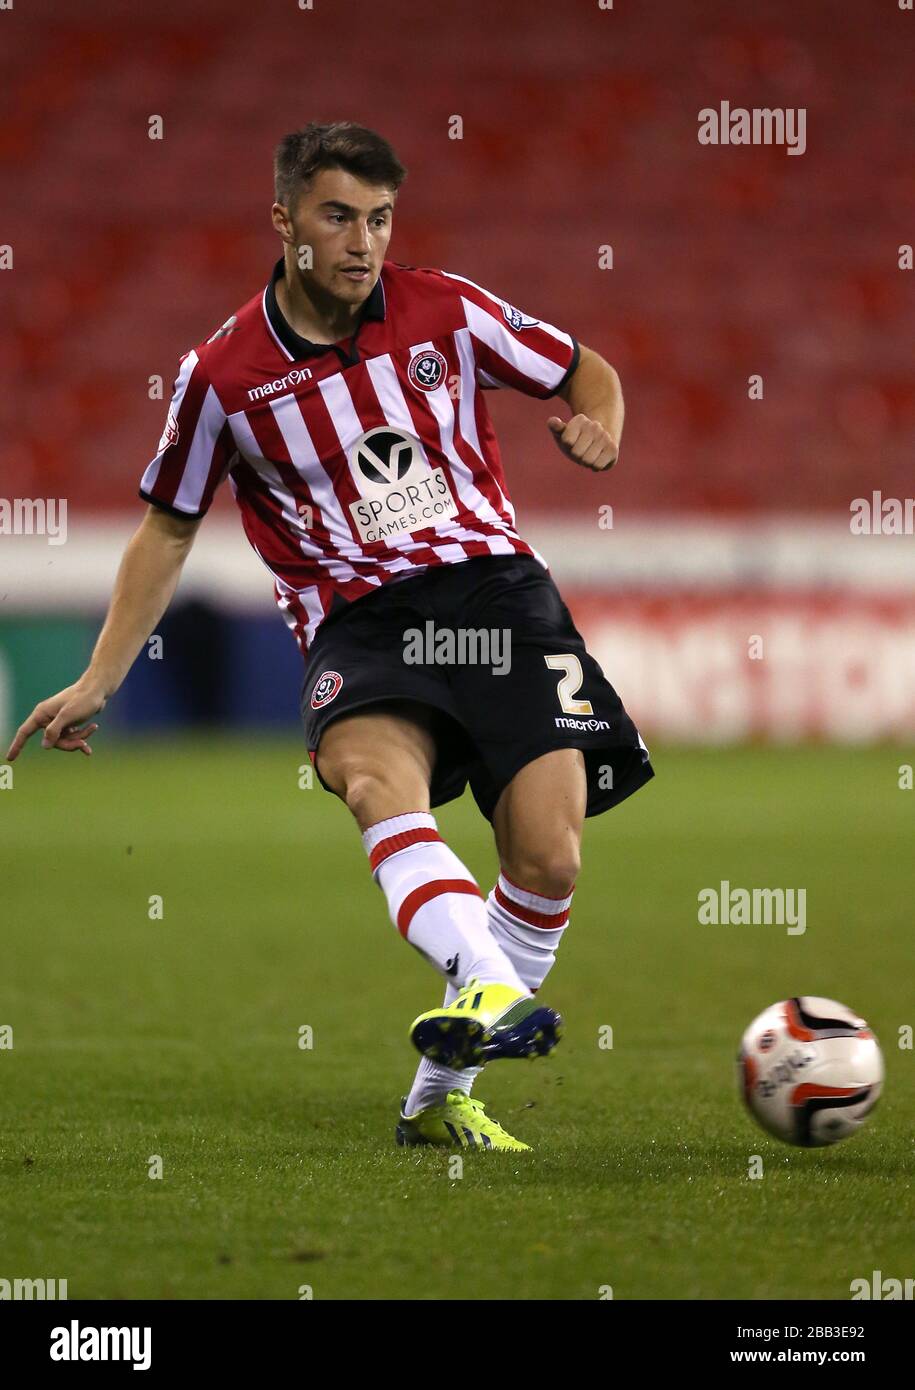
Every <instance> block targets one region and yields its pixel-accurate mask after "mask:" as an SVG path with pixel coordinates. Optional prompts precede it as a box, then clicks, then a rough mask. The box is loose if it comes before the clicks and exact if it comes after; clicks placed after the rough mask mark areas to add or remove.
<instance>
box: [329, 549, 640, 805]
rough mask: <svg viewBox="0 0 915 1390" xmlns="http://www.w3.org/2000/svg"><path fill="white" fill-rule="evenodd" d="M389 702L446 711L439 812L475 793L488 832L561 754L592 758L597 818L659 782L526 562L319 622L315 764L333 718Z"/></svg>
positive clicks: (376, 596)
mask: <svg viewBox="0 0 915 1390" xmlns="http://www.w3.org/2000/svg"><path fill="white" fill-rule="evenodd" d="M506 633H507V634H508V636H507V637H506V636H505V634H506ZM449 634H450V636H449ZM391 700H397V701H403V700H406V701H415V702H418V703H419V704H422V705H426V706H431V707H432V708H433V709H435V710H437V711H439V717H438V718H437V719H436V720H435V729H436V741H437V747H438V753H437V761H436V766H435V770H434V773H433V777H432V785H431V789H430V791H431V804H432V805H433V806H440V805H441V804H442V803H443V802H445V801H451V800H452V799H453V798H454V797H456V796H460V795H461V793H462V792H463V791H464V788H465V787H466V786H467V783H468V782H469V783H470V788H471V791H472V792H473V795H474V798H475V800H476V803H477V805H478V806H479V808H480V810H481V811H482V812H483V815H484V816H486V818H487V819H488V820H492V814H493V810H494V809H495V805H496V802H497V801H498V799H499V795H500V793H501V792H502V790H503V788H505V787H506V786H507V785H508V783H509V782H510V781H511V780H512V778H513V777H514V776H515V773H516V772H518V771H519V770H520V769H521V768H522V767H524V766H525V764H526V763H529V762H531V761H532V760H533V759H534V758H539V757H540V756H541V755H542V754H544V753H548V752H550V751H551V750H552V749H554V748H580V749H582V751H583V752H584V755H585V765H586V769H587V775H588V804H587V812H586V814H587V815H589V816H594V815H597V814H598V813H599V812H601V811H607V810H609V809H610V807H611V806H616V805H617V803H618V802H620V801H623V800H624V799H625V798H626V797H627V796H630V795H631V794H632V792H634V791H637V790H638V788H639V787H641V786H642V785H643V784H644V783H645V782H647V781H648V780H649V778H651V777H653V776H654V771H653V769H652V766H651V764H650V762H649V761H648V749H647V748H646V747H645V745H644V743H643V742H642V740H641V738H640V736H639V732H638V730H637V729H636V727H635V725H634V724H633V722H632V720H631V719H630V718H629V716H628V714H627V713H626V711H625V709H624V708H623V705H622V703H621V701H620V698H619V696H618V695H617V693H616V691H615V690H614V689H613V687H612V685H610V683H609V682H608V680H607V679H606V677H605V676H604V673H603V671H602V670H601V668H600V667H599V666H598V664H597V662H596V661H595V660H594V658H593V657H592V656H590V655H589V654H588V652H587V650H586V649H585V644H584V641H583V639H582V637H581V634H580V633H579V632H578V630H577V628H576V627H575V624H574V623H573V622H572V617H571V614H570V613H569V610H568V608H566V606H565V604H564V603H563V601H562V598H561V596H560V593H559V590H558V589H557V587H556V585H555V583H554V581H553V579H552V578H551V576H550V574H549V573H548V571H547V570H545V569H544V568H543V566H542V565H541V564H540V563H539V562H538V561H537V560H535V559H533V557H531V556H529V555H508V556H504V557H503V556H479V557H477V558H475V559H472V560H465V561H462V562H461V563H459V564H455V565H442V566H441V567H437V568H429V569H427V570H424V571H423V572H422V573H421V574H418V575H414V576H412V577H411V578H409V579H401V580H397V581H395V582H393V583H387V584H385V585H383V586H382V587H381V588H379V589H377V590H376V591H375V592H374V593H371V594H367V595H366V596H365V597H364V598H360V599H357V600H355V602H353V603H351V604H350V605H349V606H348V607H347V608H342V607H341V608H339V609H338V610H337V611H336V612H332V613H331V614H330V616H329V617H328V618H326V619H325V621H324V623H323V624H322V626H321V627H320V628H319V630H318V634H317V636H316V638H315V641H314V645H313V646H312V648H311V650H310V652H309V654H308V659H307V664H306V668H305V680H304V682H303V685H302V718H303V720H304V724H305V736H306V739H307V742H308V749H309V752H310V754H311V756H312V759H313V760H314V758H315V753H316V751H317V749H318V745H319V743H320V740H321V734H322V733H323V731H324V730H325V729H326V728H327V726H328V724H330V723H331V721H332V720H334V719H338V718H339V717H340V715H343V714H351V713H352V712H353V711H354V710H357V709H360V708H363V707H365V706H367V705H374V704H378V703H380V702H386V701H391ZM315 766H316V770H317V771H318V777H319V779H320V780H321V783H322V786H326V785H327V784H326V783H325V782H324V781H323V779H322V778H321V774H320V767H319V766H318V763H315Z"/></svg>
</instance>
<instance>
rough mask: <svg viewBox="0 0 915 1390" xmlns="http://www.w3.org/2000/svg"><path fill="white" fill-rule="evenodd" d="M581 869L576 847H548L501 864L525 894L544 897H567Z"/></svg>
mask: <svg viewBox="0 0 915 1390" xmlns="http://www.w3.org/2000/svg"><path fill="white" fill-rule="evenodd" d="M580 868H581V855H580V853H579V849H578V846H577V844H573V843H570V844H557V845H551V846H549V848H546V847H544V849H543V850H542V851H541V852H540V853H539V854H524V855H520V856H518V857H517V860H516V861H515V862H512V863H509V864H506V865H504V869H505V872H506V874H507V875H508V877H509V878H510V879H511V880H512V882H513V883H516V884H517V885H518V887H519V888H523V889H525V890H526V891H527V892H528V893H539V894H540V895H541V897H544V898H567V897H568V895H569V894H570V893H571V891H572V889H573V887H574V886H575V880H576V878H577V877H578V872H579V870H580Z"/></svg>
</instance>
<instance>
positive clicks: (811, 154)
mask: <svg viewBox="0 0 915 1390" xmlns="http://www.w3.org/2000/svg"><path fill="white" fill-rule="evenodd" d="M460 8H461V16H460V17H458V16H455V18H454V21H453V22H451V23H449V24H448V43H447V45H443V44H442V42H441V26H442V22H443V19H442V16H441V14H440V13H439V12H438V11H435V12H434V14H435V18H434V21H433V17H432V16H431V15H429V14H425V13H424V11H423V7H422V6H419V5H416V4H415V3H404V2H403V0H387V3H385V4H383V5H363V6H359V5H357V6H355V7H353V6H342V5H336V6H331V5H329V6H326V7H325V6H321V5H318V6H317V7H316V9H315V10H314V11H313V12H307V11H300V10H298V9H297V8H296V7H295V5H294V4H293V3H292V0H290V3H283V4H277V3H275V0H271V3H269V4H267V5H266V6H251V5H250V4H248V3H246V2H245V3H239V0H218V3H214V2H213V0H197V2H196V3H195V4H194V5H193V6H191V7H189V8H188V7H186V6H184V5H182V4H175V3H167V4H157V5H156V6H155V7H152V8H150V7H147V6H140V5H135V4H121V5H118V4H109V3H83V4H80V5H75V4H66V3H64V4H61V3H48V0H40V3H37V4H31V5H30V6H29V7H28V8H27V9H23V10H22V11H20V10H19V9H18V8H17V9H16V10H15V11H13V12H12V14H11V15H9V16H5V17H4V29H5V32H6V42H5V43H4V46H3V57H2V60H0V78H2V82H3V88H4V91H5V93H6V101H7V105H8V109H11V110H12V113H13V116H12V119H8V120H5V121H4V122H3V126H2V131H0V168H2V173H3V179H4V182H5V184H6V186H7V188H8V189H12V190H13V191H14V196H13V198H12V200H11V205H10V206H9V208H8V212H7V216H6V218H5V222H4V240H5V241H6V242H8V243H9V244H11V245H12V246H13V247H14V250H15V257H16V260H15V272H14V274H13V275H11V276H8V277H6V279H7V284H6V289H7V294H8V309H7V314H6V320H7V332H6V333H5V335H4V347H3V377H4V382H5V385H6V390H5V391H4V393H3V394H4V398H5V407H4V420H3V432H2V433H3V450H4V464H3V478H4V487H5V488H6V489H7V490H8V491H11V492H13V493H16V494H17V495H19V494H23V495H37V494H47V493H48V491H49V490H51V491H53V490H55V489H60V488H62V487H64V486H65V485H66V484H72V483H73V482H74V480H78V486H76V487H72V488H71V491H70V496H71V498H72V502H71V505H72V506H73V507H85V508H92V509H98V508H103V509H105V508H126V507H132V506H133V505H134V496H135V482H136V478H137V475H138V470H139V469H140V467H141V466H142V464H143V462H144V461H145V458H146V456H147V455H148V454H149V453H151V452H152V450H153V449H154V446H155V441H156V440H157V438H158V436H159V433H160V429H161V420H162V415H163V407H162V404H161V402H159V401H150V400H148V399H147V389H148V388H147V380H148V378H149V377H150V376H151V375H155V374H159V375H161V376H163V377H164V378H165V380H166V384H167V385H169V384H170V383H171V380H172V378H173V376H174V370H175V366H176V362H177V358H178V356H179V354H180V353H182V352H184V351H185V350H186V349H187V348H188V347H190V346H191V345H192V344H193V343H195V342H197V341H198V340H199V339H200V338H201V337H202V336H204V335H205V333H206V332H207V330H209V329H210V328H211V327H216V326H218V324H219V323H220V322H221V321H222V320H223V318H224V317H225V314H226V313H227V312H229V310H230V309H232V308H234V307H235V305H236V304H237V303H238V302H240V301H241V300H243V299H244V298H247V297H248V296H249V295H250V294H252V293H254V292H256V290H257V289H258V287H259V286H260V285H261V284H262V283H263V282H264V280H265V279H266V276H267V272H268V270H269V267H270V264H271V262H272V260H273V257H274V249H275V248H274V241H273V235H272V231H271V229H270V227H269V223H268V216H267V214H268V207H269V201H270V170H269V161H270V153H271V150H272V147H273V145H274V144H275V142H276V139H277V137H278V136H279V135H280V134H282V133H283V132H284V131H285V130H286V129H288V128H291V127H292V126H295V125H298V124H301V123H302V122H304V121H305V120H307V119H310V118H313V117H319V118H324V119H327V118H334V117H339V116H348V117H352V118H354V119H359V120H364V121H366V122H367V123H370V124H372V125H374V126H376V127H378V128H379V129H381V130H382V131H383V132H384V133H385V134H386V135H387V136H388V137H389V138H390V139H391V140H392V142H393V143H394V145H395V148H397V149H398V150H399V152H400V154H401V157H402V158H403V160H404V162H405V163H406V164H407V166H408V168H409V171H410V172H409V178H408V180H407V183H406V184H405V186H404V189H403V194H402V199H401V203H400V207H399V210H398V226H397V229H396V232H395V240H394V243H393V246H392V254H393V256H394V257H395V258H396V259H400V260H405V261H408V262H410V263H413V264H431V265H443V266H445V267H447V268H449V269H454V270H457V271H458V272H460V273H463V274H467V275H470V276H471V277H472V278H474V279H477V280H478V281H480V282H481V283H483V284H485V285H487V286H491V287H493V288H495V289H496V290H497V291H499V292H500V293H502V294H504V295H505V296H506V297H507V298H510V299H512V300H514V302H516V303H518V304H520V305H521V306H522V307H524V308H526V309H529V310H532V311H534V312H536V313H537V314H538V315H542V316H543V317H545V318H548V319H551V320H552V321H554V322H556V323H559V324H560V325H562V326H564V327H567V328H568V329H570V330H571V331H573V332H575V333H576V334H577V335H578V336H579V337H580V338H581V339H582V340H583V341H584V342H587V343H589V344H591V345H593V346H594V347H595V348H597V349H598V350H599V351H601V352H602V353H604V355H606V356H607V357H608V358H609V359H610V360H611V361H613V362H614V363H615V364H616V365H617V366H618V368H619V370H620V372H621V375H622V377H623V380H624V384H625V386H626V388H627V392H628V404H629V422H628V426H627V434H626V445H625V450H624V455H623V462H622V463H621V466H620V469H619V472H618V475H617V476H616V477H615V478H614V481H613V496H614V501H615V502H616V504H617V505H618V506H620V507H630V508H638V509H639V510H640V511H651V510H652V509H658V508H660V509H664V510H665V511H670V510H679V509H682V508H691V509H706V508H713V509H717V510H721V511H731V512H733V511H735V510H745V509H758V510H787V509H792V508H797V507H807V508H816V509H821V508H830V507H841V508H846V507H847V505H848V499H849V496H850V495H851V496H854V495H857V494H858V493H860V492H861V491H866V490H867V489H868V487H870V486H874V487H876V486H881V487H882V488H883V490H884V492H886V493H890V494H896V495H901V494H902V493H903V492H904V489H905V484H906V479H907V478H908V477H909V476H910V470H911V438H912V426H913V423H915V383H913V379H912V373H911V324H912V309H913V292H912V288H911V286H912V276H911V275H908V276H907V275H906V274H904V273H903V272H901V271H900V270H899V269H898V268H897V247H898V245H899V243H900V242H901V241H904V240H905V228H906V227H908V228H909V229H911V225H912V214H913V212H915V128H913V126H912V123H911V122H906V121H904V120H903V119H902V118H901V114H900V113H901V112H902V111H904V110H905V109H906V107H907V101H908V93H909V91H910V88H911V72H912V65H911V57H912V43H913V40H912V29H913V26H912V24H911V23H909V24H908V25H907V24H906V16H905V15H898V14H893V13H892V11H891V10H890V9H886V10H885V11H884V12H883V14H882V15H881V14H880V13H878V7H873V9H872V12H871V13H870V14H869V15H865V14H864V12H863V11H859V12H858V14H857V21H856V22H846V23H845V24H844V25H839V24H837V23H834V22H833V17H834V15H835V12H836V11H835V6H834V4H832V3H831V0H808V3H807V4H805V5H804V6H794V7H789V6H785V5H771V4H770V5H765V4H763V5H753V6H752V10H751V11H748V12H746V13H743V12H742V11H741V9H740V7H737V9H736V11H735V7H734V5H733V4H731V3H703V4H701V5H698V6H677V5H676V4H674V3H670V2H668V3H666V4H661V5H652V6H650V7H639V8H638V9H635V8H628V7H623V6H620V7H619V8H618V10H617V11H614V12H600V11H598V10H597V8H596V5H594V4H593V3H577V4H572V5H569V6H566V7H564V10H565V22H560V21H559V19H558V17H557V15H556V12H555V9H554V7H553V6H551V5H542V6H539V7H538V6H537V5H533V6H532V5H531V4H529V3H518V0H501V3H500V4H499V5H496V6H487V5H484V4H482V3H469V4H467V5H462V6H461V7H460ZM848 18H849V16H847V15H846V20H848ZM481 26H485V44H483V43H481ZM347 71H348V74H349V75H348V77H347V75H346V74H347ZM865 73H866V74H869V77H868V80H867V81H866V83H865V84H864V89H863V91H862V84H861V82H860V76H861V75H862V74H865ZM722 97H727V98H728V99H730V101H731V102H732V104H740V103H743V104H745V105H753V104H762V105H778V104H784V105H795V104H804V105H805V106H806V107H807V108H808V149H807V153H806V154H805V155H804V156H803V157H801V158H790V157H787V156H786V154H785V152H784V150H782V149H778V148H775V147H772V148H768V149H765V148H754V149H747V148H731V149H714V150H712V149H709V148H707V147H703V146H700V145H699V144H698V143H697V140H696V113H697V112H698V110H699V109H701V108H702V107H703V106H705V105H707V104H709V103H713V104H717V102H718V101H719V100H720V99H721V98H722ZM454 113H457V114H460V115H462V116H463V119H464V139H463V140H462V141H450V140H448V139H447V138H446V123H447V119H448V117H449V116H450V115H452V114H454ZM151 114H159V115H162V116H163V118H164V120H165V138H164V140H162V141H158V142H157V141H151V140H149V139H148V138H147V133H146V131H147V121H148V118H149V116H150V115H151ZM604 244H610V245H612V247H613V251H614V269H613V270H612V271H610V270H600V269H598V268H597V248H598V247H599V246H601V245H604ZM752 372H760V373H762V374H763V377H764V381H765V404H764V405H761V404H760V403H756V402H750V401H748V400H747V392H746V379H747V377H748V376H749V374H750V373H752ZM495 410H496V412H497V414H498V421H497V423H502V425H503V428H504V453H505V458H506V463H507V466H508V467H509V469H510V470H511V471H510V477H511V478H512V480H513V484H514V488H515V492H516V496H517V498H518V500H519V502H520V503H521V505H522V506H523V507H533V508H536V507H546V506H548V507H550V508H551V509H555V508H557V507H559V508H562V509H568V510H574V509H575V508H576V506H580V505H582V500H583V497H584V495H585V490H584V489H583V488H580V487H565V486H564V487H562V488H559V489H557V488H556V486H555V469H556V459H555V457H554V454H553V452H552V450H551V449H550V448H549V447H548V442H547V441H545V436H544V430H543V412H542V411H540V410H537V409H533V410H532V409H531V408H530V406H529V405H528V404H527V403H525V402H519V401H515V400H511V401H505V402H503V401H502V400H500V401H499V402H498V403H497V404H496V406H495Z"/></svg>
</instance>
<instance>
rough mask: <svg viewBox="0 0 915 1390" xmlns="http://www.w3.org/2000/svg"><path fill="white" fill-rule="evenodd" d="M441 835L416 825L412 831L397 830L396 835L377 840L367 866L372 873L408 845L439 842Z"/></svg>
mask: <svg viewBox="0 0 915 1390" xmlns="http://www.w3.org/2000/svg"><path fill="white" fill-rule="evenodd" d="M441 838H442V837H441V835H440V834H439V833H438V831H437V830H433V829H432V828H431V827H430V826H428V825H418V826H416V828H415V829H414V830H399V831H398V832H397V834H396V835H389V836H388V838H387V839H386V840H379V841H378V843H377V845H376V846H375V848H374V849H373V850H372V852H371V854H370V855H369V864H370V866H371V870H372V873H374V872H375V870H376V869H377V868H378V865H379V864H383V863H384V861H385V860H386V859H387V858H388V857H389V856H390V855H392V854H396V853H397V851H398V850H401V849H406V848H407V846H408V845H418V844H421V843H423V842H427V841H432V840H441Z"/></svg>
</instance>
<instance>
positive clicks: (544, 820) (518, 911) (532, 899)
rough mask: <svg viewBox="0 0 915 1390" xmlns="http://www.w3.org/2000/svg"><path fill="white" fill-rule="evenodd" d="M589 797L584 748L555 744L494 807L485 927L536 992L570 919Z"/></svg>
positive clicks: (520, 775) (511, 784)
mask: <svg viewBox="0 0 915 1390" xmlns="http://www.w3.org/2000/svg"><path fill="white" fill-rule="evenodd" d="M587 797H588V783H587V775H586V772H585V759H584V754H583V753H582V752H581V750H580V749H577V748H557V749H554V750H553V751H552V752H550V753H545V754H544V755H543V756H542V757H540V758H535V759H534V760H533V762H530V763H527V764H526V765H525V766H524V767H523V768H522V769H521V771H520V772H518V773H516V775H515V776H514V777H513V778H512V780H511V781H510V782H509V784H508V786H507V787H506V788H505V790H504V791H503V792H502V794H501V796H500V797H499V800H498V801H497V803H496V807H495V810H494V812H493V819H492V824H493V830H494V832H495V837H496V847H497V849H498V852H499V866H500V870H501V872H500V874H499V880H498V882H497V883H496V884H495V886H494V887H493V889H492V891H491V892H490V894H489V897H488V898H487V900H486V908H487V913H488V917H489V929H490V931H491V932H492V934H493V936H494V937H495V938H496V940H497V941H498V942H499V945H500V946H501V947H502V949H503V951H504V952H505V954H506V955H507V956H508V957H509V959H510V960H511V961H512V963H513V965H514V967H515V969H516V970H517V972H518V974H519V975H520V977H521V979H522V980H523V981H524V983H525V985H527V987H528V989H530V990H531V991H532V992H533V993H536V992H537V990H538V989H539V988H540V986H541V985H542V984H543V982H544V980H545V979H546V977H547V975H548V974H549V971H550V969H551V968H552V966H553V963H554V961H555V959H556V952H557V950H558V949H559V943H560V941H561V940H562V936H563V933H564V932H565V929H566V927H567V925H568V921H569V910H570V908H571V905H572V894H573V891H574V888H575V880H576V878H577V876H578V871H579V868H580V865H581V832H582V826H583V824H584V819H585V808H586V805H587Z"/></svg>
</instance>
